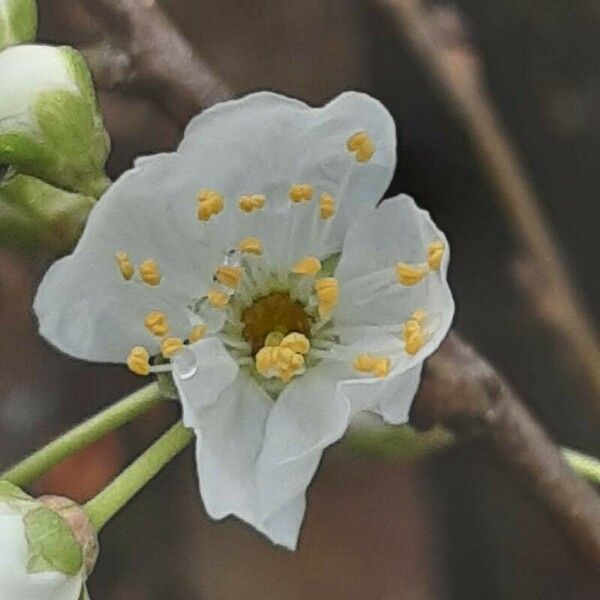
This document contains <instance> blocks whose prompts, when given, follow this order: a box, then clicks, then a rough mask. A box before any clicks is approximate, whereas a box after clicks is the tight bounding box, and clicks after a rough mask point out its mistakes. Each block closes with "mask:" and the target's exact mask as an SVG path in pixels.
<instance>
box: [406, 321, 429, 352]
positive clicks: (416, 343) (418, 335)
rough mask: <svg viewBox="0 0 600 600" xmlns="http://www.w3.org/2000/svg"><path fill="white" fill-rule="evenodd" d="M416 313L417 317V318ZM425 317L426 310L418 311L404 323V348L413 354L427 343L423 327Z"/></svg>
mask: <svg viewBox="0 0 600 600" xmlns="http://www.w3.org/2000/svg"><path fill="white" fill-rule="evenodd" d="M415 315H416V317H417V318H415ZM424 318H425V315H424V311H416V312H415V313H414V314H413V316H412V317H411V318H410V319H408V321H406V323H405V324H404V333H403V337H404V349H405V350H406V353H407V354H410V355H411V356H412V355H414V354H416V353H417V352H418V351H419V350H420V349H421V348H422V347H423V344H425V336H424V335H423V328H422V319H424Z"/></svg>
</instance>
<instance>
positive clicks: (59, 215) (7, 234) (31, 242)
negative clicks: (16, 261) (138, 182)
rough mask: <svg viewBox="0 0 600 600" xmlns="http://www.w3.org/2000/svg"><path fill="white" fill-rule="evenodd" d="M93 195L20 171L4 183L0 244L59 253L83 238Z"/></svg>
mask: <svg viewBox="0 0 600 600" xmlns="http://www.w3.org/2000/svg"><path fill="white" fill-rule="evenodd" d="M93 205H94V200H93V198H90V197H87V196H84V195H82V194H76V193H71V192H66V191H64V190H61V189H58V188H56V187H54V186H52V185H50V184H48V183H45V182H44V181H41V180H40V179H37V178H35V177H30V176H28V175H21V174H16V175H13V176H12V177H9V178H8V179H7V180H5V181H3V182H2V183H0V247H3V248H12V249H19V250H40V249H43V250H46V251H49V252H52V253H54V254H59V253H62V252H66V251H67V250H69V249H70V248H71V247H72V246H73V245H74V244H75V242H76V241H77V239H78V238H79V236H80V234H81V231H82V229H83V226H84V224H85V221H86V219H87V216H88V214H89V212H90V210H91V209H92V207H93Z"/></svg>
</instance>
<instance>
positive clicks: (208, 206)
mask: <svg viewBox="0 0 600 600" xmlns="http://www.w3.org/2000/svg"><path fill="white" fill-rule="evenodd" d="M224 205H225V201H224V199H223V196H222V194H220V193H219V192H217V191H216V190H201V191H200V193H199V194H198V210H197V212H196V215H197V217H198V219H199V220H200V221H208V220H209V219H210V218H211V217H212V216H214V215H218V214H219V213H220V212H221V211H222V210H223V206H224Z"/></svg>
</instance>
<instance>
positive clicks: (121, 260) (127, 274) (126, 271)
mask: <svg viewBox="0 0 600 600" xmlns="http://www.w3.org/2000/svg"><path fill="white" fill-rule="evenodd" d="M115 258H116V259H117V265H118V266H119V271H121V275H122V276H123V279H125V281H129V280H130V279H131V278H132V277H133V274H134V272H135V270H134V268H133V265H132V264H131V261H130V260H129V255H128V254H127V252H117V253H116V254H115Z"/></svg>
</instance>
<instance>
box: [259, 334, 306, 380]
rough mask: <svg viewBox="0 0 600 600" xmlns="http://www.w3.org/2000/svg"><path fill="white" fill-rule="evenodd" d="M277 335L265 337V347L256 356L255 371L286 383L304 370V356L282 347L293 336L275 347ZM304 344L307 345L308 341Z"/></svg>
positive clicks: (288, 347)
mask: <svg viewBox="0 0 600 600" xmlns="http://www.w3.org/2000/svg"><path fill="white" fill-rule="evenodd" d="M278 333H279V332H277V331H273V332H271V333H270V334H269V335H268V336H267V339H266V340H265V345H264V346H263V347H262V348H261V349H260V350H259V351H258V352H257V354H256V357H255V365H256V370H257V371H258V372H259V373H260V374H261V375H263V376H264V377H279V378H280V379H281V380H282V381H284V382H285V383H287V382H288V381H290V380H291V379H292V377H294V375H297V374H298V373H299V372H300V371H302V370H303V369H304V356H302V354H301V353H300V352H296V351H295V350H294V349H293V348H292V347H290V346H284V345H283V342H284V341H285V340H287V339H288V338H290V336H293V335H294V334H290V336H286V337H285V338H283V340H281V343H279V345H275V342H277V339H278V337H279V336H278V335H277V334H278ZM298 335H300V336H301V337H304V336H302V335H301V334H298ZM306 342H307V343H308V340H306ZM302 349H304V347H303V348H302ZM307 351H308V349H307Z"/></svg>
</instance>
